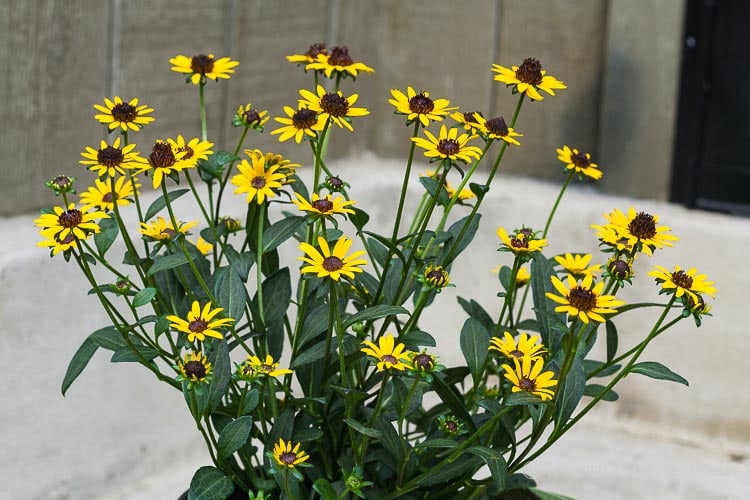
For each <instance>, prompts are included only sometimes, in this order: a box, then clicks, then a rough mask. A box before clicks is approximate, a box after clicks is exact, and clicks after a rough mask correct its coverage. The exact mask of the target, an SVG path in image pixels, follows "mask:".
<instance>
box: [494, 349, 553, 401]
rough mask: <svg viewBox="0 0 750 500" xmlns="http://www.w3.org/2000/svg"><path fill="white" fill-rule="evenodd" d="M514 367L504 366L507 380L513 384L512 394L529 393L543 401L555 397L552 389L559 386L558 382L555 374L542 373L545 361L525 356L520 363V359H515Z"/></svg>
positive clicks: (550, 372)
mask: <svg viewBox="0 0 750 500" xmlns="http://www.w3.org/2000/svg"><path fill="white" fill-rule="evenodd" d="M532 363H533V364H532ZM513 365H514V367H511V366H510V365H503V370H505V378H507V379H508V380H509V381H510V382H511V384H513V387H511V391H512V392H521V391H523V392H528V393H531V394H533V395H534V396H539V397H540V398H542V401H546V400H548V399H552V398H553V397H554V395H555V391H554V390H553V389H551V387H555V386H556V385H557V380H555V379H554V376H555V374H554V372H552V371H546V372H542V369H543V368H544V360H543V359H541V358H536V359H534V360H532V358H530V357H529V356H524V357H523V358H521V361H519V360H518V358H513Z"/></svg>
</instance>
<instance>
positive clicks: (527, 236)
mask: <svg viewBox="0 0 750 500" xmlns="http://www.w3.org/2000/svg"><path fill="white" fill-rule="evenodd" d="M518 234H520V235H523V237H524V238H525V239H527V240H533V239H534V231H532V230H531V229H529V228H528V227H524V228H523V229H521V230H520V231H518Z"/></svg>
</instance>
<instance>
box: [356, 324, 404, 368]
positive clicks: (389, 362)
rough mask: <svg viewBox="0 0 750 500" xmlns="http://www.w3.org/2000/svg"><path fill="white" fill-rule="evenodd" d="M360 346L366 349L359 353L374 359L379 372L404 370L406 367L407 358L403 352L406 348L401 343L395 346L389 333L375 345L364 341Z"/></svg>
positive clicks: (381, 337) (394, 341) (382, 336)
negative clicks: (390, 369) (392, 369)
mask: <svg viewBox="0 0 750 500" xmlns="http://www.w3.org/2000/svg"><path fill="white" fill-rule="evenodd" d="M362 344H364V345H365V346H366V347H362V348H361V349H360V351H362V352H363V353H365V354H367V355H368V356H371V357H373V358H375V360H376V361H377V367H378V371H379V372H382V371H384V370H387V369H388V368H394V369H396V370H404V369H405V368H407V367H408V363H409V356H408V355H407V353H405V352H404V349H405V348H406V346H404V344H402V343H398V344H396V339H395V338H393V335H391V334H390V333H386V334H385V335H381V336H380V338H379V339H378V344H377V345H375V344H374V343H372V342H370V341H369V340H365V341H364V342H362Z"/></svg>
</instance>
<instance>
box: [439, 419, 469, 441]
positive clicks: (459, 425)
mask: <svg viewBox="0 0 750 500" xmlns="http://www.w3.org/2000/svg"><path fill="white" fill-rule="evenodd" d="M438 426H439V427H440V430H442V431H443V432H444V433H446V434H448V435H449V436H457V435H459V434H463V433H464V432H466V430H465V429H464V423H463V422H461V420H460V419H459V418H458V417H456V416H453V415H440V416H439V417H438Z"/></svg>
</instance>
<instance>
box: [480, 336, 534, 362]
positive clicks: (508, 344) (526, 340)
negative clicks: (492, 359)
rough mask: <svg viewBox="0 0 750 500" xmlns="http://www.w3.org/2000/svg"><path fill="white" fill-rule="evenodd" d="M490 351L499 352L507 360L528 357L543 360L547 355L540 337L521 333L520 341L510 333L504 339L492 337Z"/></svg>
mask: <svg viewBox="0 0 750 500" xmlns="http://www.w3.org/2000/svg"><path fill="white" fill-rule="evenodd" d="M490 351H497V352H499V353H501V354H502V355H503V356H505V357H506V358H523V357H524V356H528V357H530V358H531V359H536V358H541V357H542V356H543V355H544V354H545V353H546V351H545V349H544V346H543V345H542V344H541V342H540V338H539V336H538V335H529V334H528V333H526V332H521V333H520V334H519V335H518V341H516V339H515V338H513V335H511V334H510V332H505V333H504V334H503V338H502V339H501V338H499V337H492V338H491V339H490Z"/></svg>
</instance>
